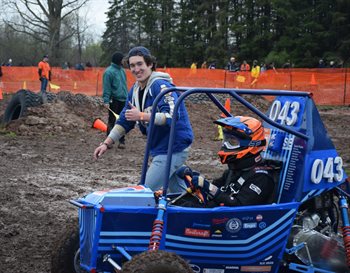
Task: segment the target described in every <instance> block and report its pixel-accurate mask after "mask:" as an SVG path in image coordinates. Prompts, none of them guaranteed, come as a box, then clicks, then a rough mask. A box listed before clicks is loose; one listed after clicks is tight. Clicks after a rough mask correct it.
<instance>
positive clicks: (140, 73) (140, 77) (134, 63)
mask: <svg viewBox="0 0 350 273" xmlns="http://www.w3.org/2000/svg"><path fill="white" fill-rule="evenodd" d="M129 66H130V70H131V73H132V74H133V75H134V76H135V78H136V80H137V81H138V82H139V83H140V84H141V85H143V84H145V83H146V82H147V80H148V78H149V76H151V74H152V64H151V65H150V66H148V65H147V64H146V62H145V59H144V58H143V56H133V57H130V58H129Z"/></svg>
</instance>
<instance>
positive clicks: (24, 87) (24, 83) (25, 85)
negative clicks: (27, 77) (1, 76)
mask: <svg viewBox="0 0 350 273" xmlns="http://www.w3.org/2000/svg"><path fill="white" fill-rule="evenodd" d="M22 89H27V82H26V81H24V82H23V86H22Z"/></svg>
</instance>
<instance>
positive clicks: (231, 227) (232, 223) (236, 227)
mask: <svg viewBox="0 0 350 273" xmlns="http://www.w3.org/2000/svg"><path fill="white" fill-rule="evenodd" d="M241 228H242V221H241V220H239V219H238V218H232V219H230V220H229V221H228V222H227V223H226V230H227V231H228V232H230V233H236V232H238V231H240V230H241Z"/></svg>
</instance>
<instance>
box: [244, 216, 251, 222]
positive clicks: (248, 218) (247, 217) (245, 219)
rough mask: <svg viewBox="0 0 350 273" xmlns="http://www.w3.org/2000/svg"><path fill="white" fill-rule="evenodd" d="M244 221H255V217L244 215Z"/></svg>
mask: <svg viewBox="0 0 350 273" xmlns="http://www.w3.org/2000/svg"><path fill="white" fill-rule="evenodd" d="M242 221H254V217H253V216H243V217H242Z"/></svg>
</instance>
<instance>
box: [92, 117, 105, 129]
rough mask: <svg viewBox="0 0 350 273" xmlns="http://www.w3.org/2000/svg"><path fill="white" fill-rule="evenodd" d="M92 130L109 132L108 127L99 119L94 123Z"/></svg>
mask: <svg viewBox="0 0 350 273" xmlns="http://www.w3.org/2000/svg"><path fill="white" fill-rule="evenodd" d="M92 128H95V129H97V130H100V131H102V132H107V125H106V124H105V123H104V122H103V121H102V120H100V119H99V118H97V119H95V120H94V122H93V124H92Z"/></svg>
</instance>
